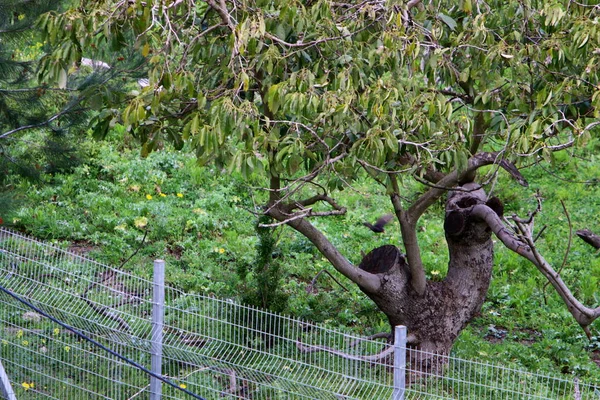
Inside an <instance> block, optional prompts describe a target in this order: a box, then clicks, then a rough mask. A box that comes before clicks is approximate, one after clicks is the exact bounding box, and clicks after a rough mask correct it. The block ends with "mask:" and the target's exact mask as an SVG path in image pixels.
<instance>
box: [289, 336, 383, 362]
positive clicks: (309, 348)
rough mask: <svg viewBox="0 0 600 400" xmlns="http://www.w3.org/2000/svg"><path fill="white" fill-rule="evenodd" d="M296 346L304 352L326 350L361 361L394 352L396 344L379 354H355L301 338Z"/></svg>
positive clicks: (373, 359) (379, 357) (378, 357)
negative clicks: (308, 342) (304, 342)
mask: <svg viewBox="0 0 600 400" xmlns="http://www.w3.org/2000/svg"><path fill="white" fill-rule="evenodd" d="M296 347H297V348H298V350H300V352H302V353H316V352H318V351H326V352H327V353H331V354H335V355H336V356H340V357H342V358H345V359H347V360H360V361H379V360H381V359H384V358H385V357H387V356H389V355H391V354H393V353H394V346H390V347H388V348H387V349H385V350H383V351H382V352H381V353H378V354H373V355H371V356H355V355H353V354H348V353H344V352H343V351H340V350H336V349H333V348H331V347H328V346H317V345H305V344H303V343H302V342H300V341H299V340H297V341H296Z"/></svg>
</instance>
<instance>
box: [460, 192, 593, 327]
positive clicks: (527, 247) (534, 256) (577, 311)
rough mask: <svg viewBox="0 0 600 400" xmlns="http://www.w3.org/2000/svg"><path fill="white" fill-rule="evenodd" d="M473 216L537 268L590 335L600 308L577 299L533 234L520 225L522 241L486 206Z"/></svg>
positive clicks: (476, 208) (478, 207)
mask: <svg viewBox="0 0 600 400" xmlns="http://www.w3.org/2000/svg"><path fill="white" fill-rule="evenodd" d="M471 215H472V216H474V217H478V218H481V219H482V220H484V221H485V222H486V223H487V224H488V226H489V227H490V228H491V229H492V231H493V232H494V234H495V235H496V236H497V237H498V239H500V240H501V241H502V243H504V245H505V246H506V247H508V248H509V249H510V250H512V251H514V252H515V253H517V254H519V255H520V256H522V257H524V258H526V259H528V260H529V261H530V262H531V263H532V264H533V265H535V266H536V267H537V269H538V270H539V271H540V272H541V273H542V274H543V275H544V276H545V277H546V279H548V281H549V282H550V283H551V284H552V286H554V289H556V291H557V292H558V294H559V296H560V297H561V298H562V299H563V301H564V302H565V304H566V305H567V308H568V309H569V311H570V312H571V314H572V315H573V317H574V318H575V320H576V321H577V322H578V323H579V325H581V326H582V327H583V328H584V330H586V333H588V331H587V327H588V326H589V325H590V324H591V323H592V322H594V320H595V319H596V318H598V317H600V307H598V308H595V309H594V308H589V307H586V306H584V305H583V304H581V302H579V300H577V299H576V298H575V296H574V295H573V294H572V293H571V291H570V290H569V288H568V287H567V285H566V284H565V283H564V281H563V280H562V278H561V277H560V274H558V273H557V272H556V271H554V269H553V268H552V266H551V265H550V264H549V263H548V262H547V261H546V260H545V259H544V258H543V257H542V255H541V254H539V252H538V251H537V248H536V247H535V245H534V243H533V238H532V237H531V232H529V230H528V229H526V228H524V227H523V224H522V223H518V224H517V226H518V227H519V226H520V227H519V230H520V233H521V234H522V235H523V240H520V239H519V238H517V237H515V236H514V235H513V234H512V233H511V232H510V231H509V230H508V229H507V228H506V227H505V226H504V224H503V223H502V220H501V219H500V217H498V216H497V215H496V213H495V212H494V211H493V210H492V209H491V208H489V207H487V206H485V205H481V204H479V205H476V206H474V207H473V210H472V212H471Z"/></svg>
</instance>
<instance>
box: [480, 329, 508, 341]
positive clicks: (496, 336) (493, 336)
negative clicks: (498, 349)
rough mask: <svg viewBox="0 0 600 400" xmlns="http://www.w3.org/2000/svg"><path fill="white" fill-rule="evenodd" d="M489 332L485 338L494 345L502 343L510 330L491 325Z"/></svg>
mask: <svg viewBox="0 0 600 400" xmlns="http://www.w3.org/2000/svg"><path fill="white" fill-rule="evenodd" d="M487 330H488V333H487V334H486V335H485V336H484V337H483V338H484V339H485V340H487V341H488V342H490V343H494V344H495V343H502V342H503V341H504V339H506V335H507V334H508V330H507V329H506V328H505V327H503V326H496V325H490V326H488V329H487Z"/></svg>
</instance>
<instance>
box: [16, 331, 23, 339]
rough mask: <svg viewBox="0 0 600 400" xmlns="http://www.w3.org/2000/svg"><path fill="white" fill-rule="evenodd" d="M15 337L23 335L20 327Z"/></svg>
mask: <svg viewBox="0 0 600 400" xmlns="http://www.w3.org/2000/svg"><path fill="white" fill-rule="evenodd" d="M17 337H19V338H20V337H23V330H22V329H19V330H18V331H17Z"/></svg>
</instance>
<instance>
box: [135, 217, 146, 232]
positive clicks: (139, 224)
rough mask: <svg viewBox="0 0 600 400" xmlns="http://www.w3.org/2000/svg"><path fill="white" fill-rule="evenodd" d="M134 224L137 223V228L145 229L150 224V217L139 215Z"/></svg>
mask: <svg viewBox="0 0 600 400" xmlns="http://www.w3.org/2000/svg"><path fill="white" fill-rule="evenodd" d="M133 225H135V227H136V228H139V229H143V228H145V227H146V226H147V225H148V218H146V217H137V218H136V219H134V220H133Z"/></svg>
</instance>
